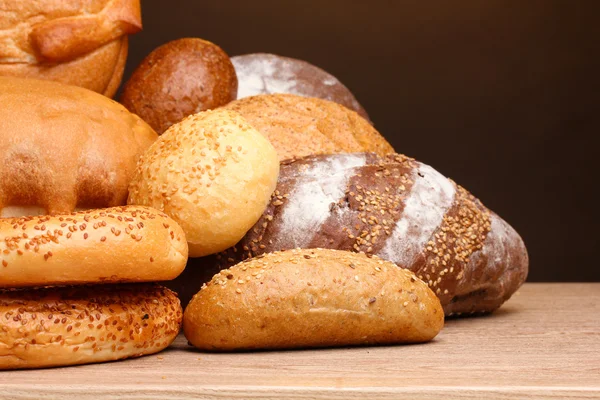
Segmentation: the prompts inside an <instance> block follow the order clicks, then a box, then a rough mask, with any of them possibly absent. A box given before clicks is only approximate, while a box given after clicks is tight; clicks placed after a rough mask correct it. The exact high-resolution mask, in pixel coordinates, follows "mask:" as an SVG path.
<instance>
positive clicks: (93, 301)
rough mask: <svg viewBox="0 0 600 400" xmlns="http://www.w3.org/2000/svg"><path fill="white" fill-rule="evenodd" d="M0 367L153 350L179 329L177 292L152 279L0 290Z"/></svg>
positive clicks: (133, 354) (62, 363)
mask: <svg viewBox="0 0 600 400" xmlns="http://www.w3.org/2000/svg"><path fill="white" fill-rule="evenodd" d="M0 316H1V317H2V324H1V325H0V370H6V369H24V368H45V367H58V366H67V365H77V364H89V363H97V362H104V361H113V360H120V359H124V358H130V357H139V356H143V355H147V354H153V353H157V352H159V351H161V350H163V349H165V348H166V347H168V346H169V345H170V344H171V343H172V342H173V340H174V339H175V337H177V334H178V333H179V330H180V327H181V321H182V310H181V304H180V302H179V299H178V298H177V295H176V294H175V293H173V292H172V291H170V290H169V289H166V288H164V287H161V286H158V285H153V284H138V285H134V284H131V285H99V286H76V287H62V288H42V289H27V290H22V289H20V290H1V291H0Z"/></svg>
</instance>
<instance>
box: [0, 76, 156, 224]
mask: <svg viewBox="0 0 600 400" xmlns="http://www.w3.org/2000/svg"><path fill="white" fill-rule="evenodd" d="M157 138H158V135H157V134H156V132H154V131H153V130H152V128H150V127H149V126H148V124H146V123H145V122H144V121H142V120H141V119H140V118H139V117H137V116H136V115H134V114H131V113H130V112H129V111H127V110H126V109H125V108H124V107H123V106H121V105H120V104H118V103H117V102H115V101H113V100H110V99H109V98H107V97H105V96H102V95H100V94H98V93H94V92H92V91H90V90H87V89H83V88H80V87H76V86H70V85H64V84H61V83H58V82H50V81H43V80H38V79H22V78H8V77H0V176H1V177H2V179H1V180H0V217H19V216H23V215H29V214H55V213H65V212H72V211H74V210H76V209H78V208H79V209H89V208H104V207H112V206H120V205H125V204H126V201H127V188H128V185H129V182H130V181H131V178H132V177H133V173H134V171H135V167H136V163H137V161H138V158H139V157H140V156H141V154H142V153H143V152H144V151H145V150H146V149H147V148H148V147H150V145H151V144H152V143H153V142H154V141H155V140H156V139H157Z"/></svg>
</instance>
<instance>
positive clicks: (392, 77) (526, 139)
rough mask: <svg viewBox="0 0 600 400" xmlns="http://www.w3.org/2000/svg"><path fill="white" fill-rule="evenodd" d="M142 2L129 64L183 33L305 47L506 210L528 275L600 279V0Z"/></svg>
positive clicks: (443, 166) (423, 154) (428, 153)
mask: <svg viewBox="0 0 600 400" xmlns="http://www.w3.org/2000/svg"><path fill="white" fill-rule="evenodd" d="M142 3H143V4H142V7H143V8H142V10H143V21H144V31H143V32H142V33H140V34H138V35H136V36H135V37H133V38H132V40H131V50H130V59H129V62H128V67H127V70H126V77H127V76H129V75H130V73H131V71H132V69H133V68H134V67H135V66H136V65H137V64H138V63H139V62H140V61H141V59H142V58H143V57H144V56H145V55H146V54H148V53H149V52H150V51H152V49H154V48H155V47H156V46H158V45H160V44H163V43H165V42H167V41H169V40H172V39H176V38H180V37H186V36H187V37H201V38H204V39H208V40H210V41H213V42H214V43H217V44H218V45H220V46H221V47H222V48H223V49H224V50H225V51H226V52H228V53H229V54H230V55H237V54H245V53H251V52H272V53H276V54H282V55H286V56H291V57H296V58H301V59H305V60H307V61H310V62H312V63H314V64H316V65H319V66H320V67H322V68H324V69H326V70H328V71H329V72H331V73H333V74H334V75H336V76H337V77H338V78H339V79H340V80H342V82H344V83H345V84H346V85H347V86H348V87H350V88H351V89H352V90H353V91H354V93H355V95H356V97H357V98H358V99H359V101H360V102H361V103H362V104H363V106H364V107H365V108H366V109H367V111H368V112H369V114H370V116H371V118H372V119H373V121H374V122H375V125H376V127H377V128H378V129H379V130H380V131H381V132H382V133H383V134H384V135H385V136H386V137H387V138H388V140H389V141H390V142H391V143H392V145H393V146H394V147H395V148H396V150H397V151H398V152H401V153H405V154H408V155H410V156H413V157H415V158H417V159H419V160H421V161H424V162H426V163H428V164H431V165H433V166H434V167H435V168H436V169H438V170H439V171H441V172H442V173H444V174H445V175H447V176H449V177H451V178H453V179H455V180H456V181H457V182H459V183H461V184H462V185H463V186H465V187H466V188H468V189H469V190H470V191H471V192H473V193H474V194H475V195H477V196H478V197H479V198H480V199H481V200H482V201H483V202H484V203H485V204H486V205H487V206H488V207H490V208H491V209H493V210H494V211H496V212H497V213H498V214H500V215H501V216H503V217H504V218H505V219H506V220H507V221H508V222H510V223H511V224H512V225H513V226H514V227H515V228H516V229H517V230H518V231H519V232H520V233H521V234H522V236H523V238H524V239H525V242H526V244H527V246H528V249H529V253H530V257H531V271H530V277H529V280H530V281H561V280H564V281H586V280H587V281H600V268H599V267H598V261H597V260H598V256H597V254H598V250H599V247H600V246H599V239H600V234H599V232H598V230H599V229H598V228H597V226H596V224H597V223H598V222H599V218H598V216H599V213H598V206H597V205H596V204H595V203H596V201H597V200H596V199H597V198H596V196H594V195H593V194H592V193H594V192H595V190H593V188H594V186H595V185H596V184H597V183H598V174H597V172H596V170H597V169H598V168H597V167H596V165H595V161H596V160H595V159H592V156H593V155H594V156H595V155H596V153H597V151H596V147H595V146H594V143H593V139H594V137H595V135H596V134H598V133H599V130H600V123H599V121H598V119H599V118H600V78H599V74H600V55H599V54H600V1H596V0H589V1H577V0H574V1H569V0H564V1H559V0H557V1H552V0H539V1H535V0H514V1H510V0H503V1H496V0H484V1H482V0H473V1H463V0H461V1H445V0H444V1H441V0H440V1H423V0H421V1H399V0H389V1H384V0H370V1H367V0H360V1H359V0H318V1H315V0H304V1H291V0H253V1H247V0H196V1H184V0H178V1H173V0H171V1H164V0H143V1H142ZM595 254H596V255H595Z"/></svg>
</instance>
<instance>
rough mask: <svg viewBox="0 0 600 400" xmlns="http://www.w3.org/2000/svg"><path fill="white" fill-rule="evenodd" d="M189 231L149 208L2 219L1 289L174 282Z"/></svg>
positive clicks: (180, 270) (0, 220) (0, 227)
mask: <svg viewBox="0 0 600 400" xmlns="http://www.w3.org/2000/svg"><path fill="white" fill-rule="evenodd" d="M186 262H187V242H186V240H185V234H184V233H183V231H182V229H181V228H180V227H179V226H178V225H177V223H176V222H175V221H173V220H172V219H171V218H169V217H168V216H166V215H165V214H163V213H161V212H159V211H157V210H154V209H152V208H149V207H135V206H125V207H115V208H107V209H101V210H89V211H81V212H78V213H71V214H63V215H55V216H41V217H23V218H5V219H0V287H24V286H49V285H66V284H83V283H110V282H148V281H162V280H170V279H173V278H175V277H177V275H179V274H180V273H181V272H182V271H183V269H184V268H185V264H186Z"/></svg>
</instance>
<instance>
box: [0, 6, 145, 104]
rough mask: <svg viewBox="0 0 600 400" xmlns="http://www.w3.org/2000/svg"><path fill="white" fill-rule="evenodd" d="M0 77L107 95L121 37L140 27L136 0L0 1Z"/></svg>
mask: <svg viewBox="0 0 600 400" xmlns="http://www.w3.org/2000/svg"><path fill="white" fill-rule="evenodd" d="M0 9H1V10H2V11H1V12H0V15H1V16H2V30H3V39H4V40H3V41H2V43H1V44H0V75H4V76H14V77H24V78H37V79H48V80H55V81H60V82H63V83H67V84H71V85H76V86H81V87H84V88H86V89H90V90H93V91H95V92H98V93H101V94H103V95H105V96H108V97H112V96H113V95H114V94H115V93H116V91H117V89H118V87H119V84H120V83H121V78H122V76H123V69H124V68H125V61H126V60H127V35H129V34H133V33H136V32H138V31H140V30H141V29H142V20H141V13H140V2H139V0H121V1H112V0H98V1H94V2H93V3H92V4H90V2H87V1H82V0H76V1H69V2H65V1H61V0H49V1H27V2H16V1H0Z"/></svg>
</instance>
